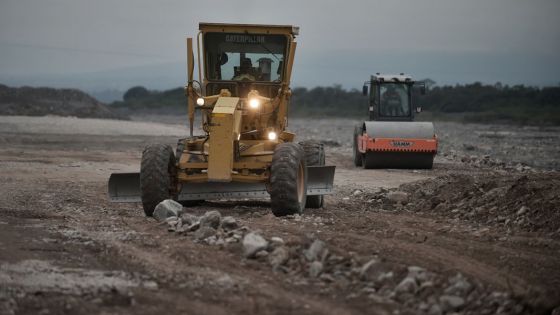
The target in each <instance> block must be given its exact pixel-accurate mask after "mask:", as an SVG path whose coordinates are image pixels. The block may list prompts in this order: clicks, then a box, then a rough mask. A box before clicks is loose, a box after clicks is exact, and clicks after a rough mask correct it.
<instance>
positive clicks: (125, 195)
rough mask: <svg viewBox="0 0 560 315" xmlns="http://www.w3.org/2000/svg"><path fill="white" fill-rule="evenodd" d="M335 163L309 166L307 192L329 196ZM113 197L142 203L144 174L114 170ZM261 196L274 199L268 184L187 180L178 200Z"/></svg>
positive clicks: (111, 195) (112, 177) (110, 194)
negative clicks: (192, 181)
mask: <svg viewBox="0 0 560 315" xmlns="http://www.w3.org/2000/svg"><path fill="white" fill-rule="evenodd" d="M334 171H335V166H308V167H307V195H308V196H312V195H325V194H330V193H331V192H332V190H333V180H334ZM108 193H109V199H110V201H113V202H141V197H140V196H141V192H140V174H139V173H113V174H111V176H110V177H109V191H108ZM240 198H248V199H261V198H270V195H269V194H268V192H267V190H266V185H265V184H264V183H243V182H228V183H223V182H202V183H183V184H182V189H181V192H180V193H179V195H178V196H177V199H178V200H179V201H187V200H215V199H240Z"/></svg>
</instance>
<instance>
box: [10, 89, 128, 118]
mask: <svg viewBox="0 0 560 315" xmlns="http://www.w3.org/2000/svg"><path fill="white" fill-rule="evenodd" d="M0 115H24V116H45V115H57V116H75V117H82V118H85V117H88V118H110V119H125V118H126V116H124V115H122V114H119V113H117V112H116V111H114V110H112V109H111V108H109V107H108V106H107V105H105V104H103V103H101V102H99V101H98V100H96V99H95V98H93V97H91V96H90V95H88V94H86V93H84V92H82V91H80V90H76V89H53V88H46V87H45V88H32V87H19V88H14V87H8V86H6V85H2V84H0Z"/></svg>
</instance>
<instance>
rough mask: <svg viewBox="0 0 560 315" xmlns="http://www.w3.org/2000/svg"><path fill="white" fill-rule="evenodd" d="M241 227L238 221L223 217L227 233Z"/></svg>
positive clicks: (223, 224)
mask: <svg viewBox="0 0 560 315" xmlns="http://www.w3.org/2000/svg"><path fill="white" fill-rule="evenodd" d="M238 227H239V225H238V224H237V221H236V220H235V219H234V218H233V217H232V216H227V217H223V219H222V229H224V230H225V231H231V230H235V229H237V228H238Z"/></svg>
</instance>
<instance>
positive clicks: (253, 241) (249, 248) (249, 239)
mask: <svg viewBox="0 0 560 315" xmlns="http://www.w3.org/2000/svg"><path fill="white" fill-rule="evenodd" d="M242 243H243V254H244V255H245V257H247V258H252V257H254V256H255V254H256V253H257V252H258V251H260V250H263V249H266V248H267V246H268V242H267V240H265V239H264V237H262V236H260V235H259V234H257V233H255V232H251V233H247V234H246V235H245V237H244V238H243V242H242Z"/></svg>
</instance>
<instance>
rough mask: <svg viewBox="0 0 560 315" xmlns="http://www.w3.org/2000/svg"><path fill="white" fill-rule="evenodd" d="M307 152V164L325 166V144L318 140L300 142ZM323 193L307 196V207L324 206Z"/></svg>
mask: <svg viewBox="0 0 560 315" xmlns="http://www.w3.org/2000/svg"><path fill="white" fill-rule="evenodd" d="M299 144H300V145H301V147H302V148H303V152H304V153H305V164H306V165H307V166H324V165H325V148H324V147H323V144H322V143H320V142H317V141H303V142H300V143H299ZM323 202H324V199H323V195H315V196H307V200H306V202H305V207H306V208H313V209H317V208H321V207H323Z"/></svg>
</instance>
